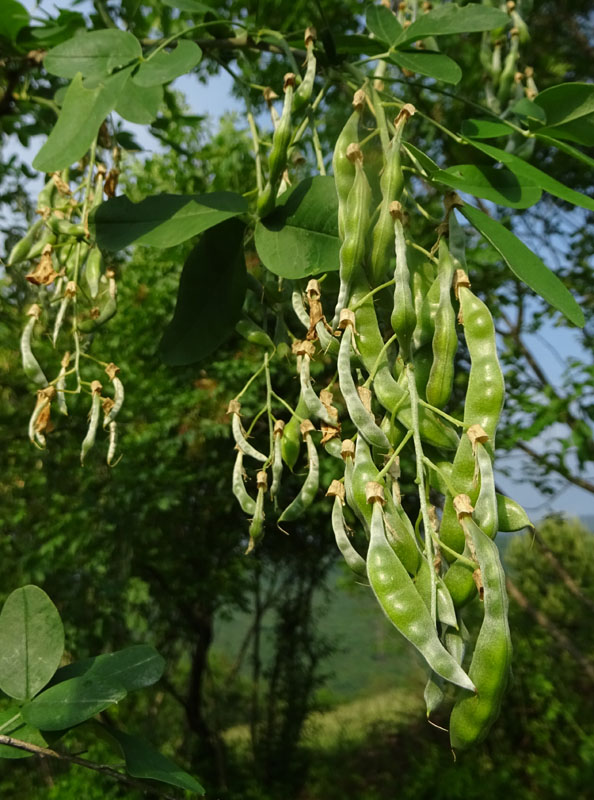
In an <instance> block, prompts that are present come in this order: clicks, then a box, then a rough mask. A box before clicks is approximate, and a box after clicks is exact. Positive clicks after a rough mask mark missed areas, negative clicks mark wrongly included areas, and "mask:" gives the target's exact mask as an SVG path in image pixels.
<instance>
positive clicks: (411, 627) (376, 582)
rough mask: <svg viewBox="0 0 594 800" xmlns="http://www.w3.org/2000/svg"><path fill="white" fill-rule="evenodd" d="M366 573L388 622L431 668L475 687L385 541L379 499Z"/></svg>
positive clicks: (372, 524) (374, 517)
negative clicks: (436, 627)
mask: <svg viewBox="0 0 594 800" xmlns="http://www.w3.org/2000/svg"><path fill="white" fill-rule="evenodd" d="M379 488H380V489H381V487H379ZM376 496H377V495H376ZM367 576H368V578H369V583H370V584H371V588H372V589H373V592H374V594H375V596H376V598H377V601H378V603H379V604H380V607H381V608H382V609H383V611H384V613H385V614H386V616H387V617H388V619H389V620H390V622H392V624H393V625H394V626H395V627H396V628H397V630H399V631H400V633H401V634H402V635H403V636H404V637H405V638H407V639H408V640H409V641H410V642H411V643H412V644H413V645H414V646H415V647H416V648H417V649H418V650H419V652H420V653H421V654H422V655H423V657H424V658H425V660H426V661H427V663H428V664H429V666H430V667H431V669H433V671H434V672H436V673H437V674H438V675H441V677H442V678H445V680H448V681H450V682H451V683H454V684H455V685H457V686H460V687H461V688H463V689H467V690H469V691H474V684H473V683H472V681H471V680H470V678H469V677H468V676H467V675H466V673H465V672H464V670H463V669H462V668H461V667H460V665H459V664H457V663H456V661H455V660H454V659H453V658H452V656H451V655H450V654H449V653H448V652H447V650H446V649H445V648H444V646H443V645H442V644H441V642H440V641H439V638H438V636H437V631H436V629H435V625H434V624H433V620H432V619H431V614H430V613H429V610H428V609H427V606H426V605H425V603H424V601H423V599H422V598H421V596H420V594H419V593H418V591H417V589H416V587H415V585H414V583H413V581H412V579H411V577H410V575H409V574H408V572H407V571H406V569H405V567H404V566H403V564H402V563H401V561H400V559H399V558H398V556H397V555H396V554H395V553H394V551H393V550H392V548H391V547H390V545H389V544H388V541H387V539H386V534H385V529H384V518H383V513H382V506H381V501H380V500H379V499H377V500H375V501H374V503H373V512H372V518H371V538H370V542H369V551H368V553H367Z"/></svg>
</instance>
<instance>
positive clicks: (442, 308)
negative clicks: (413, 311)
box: [425, 238, 458, 408]
mask: <svg viewBox="0 0 594 800" xmlns="http://www.w3.org/2000/svg"><path fill="white" fill-rule="evenodd" d="M438 277H439V290H440V293H439V306H438V308H437V312H436V314H435V320H434V333H433V342H432V351H433V360H432V364H431V369H430V370H429V377H428V380H427V386H426V390H425V396H426V398H427V402H428V403H430V404H431V405H432V406H435V407H436V408H444V406H445V405H446V404H447V402H448V400H449V399H450V395H451V394H452V386H453V385H454V359H455V357H456V350H457V349H458V334H457V331H456V313H455V311H454V307H453V305H452V298H451V290H452V279H453V277H454V265H453V263H452V259H451V258H450V254H449V252H448V246H447V244H446V241H445V239H443V238H442V239H440V242H439V276H438Z"/></svg>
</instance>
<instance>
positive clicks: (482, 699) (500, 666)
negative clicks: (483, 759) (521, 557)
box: [450, 498, 512, 750]
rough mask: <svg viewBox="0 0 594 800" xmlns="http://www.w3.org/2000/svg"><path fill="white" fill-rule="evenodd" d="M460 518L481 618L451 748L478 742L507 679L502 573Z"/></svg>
mask: <svg viewBox="0 0 594 800" xmlns="http://www.w3.org/2000/svg"><path fill="white" fill-rule="evenodd" d="M456 499H458V498H456ZM466 499H468V498H466ZM460 522H461V525H462V527H463V528H464V532H465V534H466V536H468V537H469V538H470V539H471V540H472V544H473V547H474V550H475V552H476V555H477V558H478V561H479V564H480V569H481V576H482V583H483V587H484V590H483V605H484V617H483V622H482V625H481V629H480V631H479V635H478V638H477V641H476V645H475V648H474V653H473V656H472V661H471V664H470V669H469V676H470V678H471V680H472V681H473V683H474V684H475V686H476V689H477V694H476V695H474V696H468V695H467V696H464V697H460V698H459V699H458V700H457V701H456V704H455V705H454V708H453V709H452V714H451V717H450V742H451V745H452V749H454V750H456V749H459V750H463V749H465V748H467V747H470V746H471V745H473V744H476V743H477V742H480V741H482V739H484V738H485V736H486V735H487V733H488V732H489V729H490V728H491V725H492V724H493V722H494V721H495V720H496V719H497V717H498V715H499V710H500V707H501V700H502V698H503V694H504V693H505V690H506V688H507V684H508V680H509V675H510V666H511V653H512V645H511V636H510V632H509V624H508V621H507V613H508V600H507V594H506V590H505V574H504V572H503V567H502V566H501V561H500V559H499V552H498V550H497V546H496V545H495V543H494V542H493V541H492V540H491V539H490V538H489V537H488V536H487V535H486V534H485V533H483V531H481V529H480V528H479V527H478V525H477V524H476V522H474V520H473V519H472V517H471V516H470V514H468V513H463V514H460Z"/></svg>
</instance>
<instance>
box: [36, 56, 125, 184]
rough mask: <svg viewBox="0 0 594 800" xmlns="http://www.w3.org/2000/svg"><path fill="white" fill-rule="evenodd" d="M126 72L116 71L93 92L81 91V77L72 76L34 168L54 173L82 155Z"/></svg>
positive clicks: (118, 92)
mask: <svg viewBox="0 0 594 800" xmlns="http://www.w3.org/2000/svg"><path fill="white" fill-rule="evenodd" d="M130 72H131V69H130V68H128V69H126V70H122V71H121V72H117V73H116V74H115V75H113V76H112V77H111V78H107V79H106V80H105V81H104V82H103V83H101V84H100V85H99V86H97V88H95V89H85V87H84V86H83V82H82V75H81V74H80V73H78V75H76V77H75V78H74V79H73V81H72V83H71V84H70V86H69V87H68V91H67V92H66V96H65V97H64V103H63V105H62V110H61V111H60V116H59V117H58V121H57V122H56V124H55V125H54V127H53V129H52V132H51V133H50V135H49V138H48V140H47V142H46V143H45V144H44V145H43V147H42V148H41V150H40V151H39V153H37V155H36V156H35V159H34V161H33V166H34V168H35V169H37V170H39V171H40V172H55V171H56V170H61V169H65V168H66V167H68V166H70V164H72V163H73V162H74V161H78V160H79V159H80V158H82V157H83V156H84V154H85V153H86V152H87V150H88V149H89V147H90V146H91V143H92V141H93V139H94V138H95V137H96V136H97V133H98V131H99V128H100V127H101V124H102V122H103V120H104V119H105V117H106V116H107V115H108V114H109V112H110V111H112V110H113V109H114V108H115V106H116V103H117V102H118V98H119V96H120V93H121V91H122V89H123V88H124V85H125V83H126V81H127V79H128V76H129V75H130Z"/></svg>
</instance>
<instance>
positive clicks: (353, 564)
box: [328, 481, 367, 582]
mask: <svg viewBox="0 0 594 800" xmlns="http://www.w3.org/2000/svg"><path fill="white" fill-rule="evenodd" d="M335 484H338V487H340V490H339V489H338V487H335ZM333 487H334V488H333ZM331 492H336V494H334V505H333V507H332V530H333V531H334V538H335V540H336V545H337V547H338V549H339V550H340V552H341V554H342V557H343V558H344V560H345V562H346V564H347V565H348V567H349V568H350V569H351V570H352V571H353V572H354V573H355V575H357V576H358V577H359V578H364V579H365V581H366V582H367V565H366V564H365V559H364V558H363V557H362V556H360V555H359V553H358V552H357V551H356V550H355V548H354V547H353V544H352V542H351V540H350V538H349V535H348V533H347V529H346V524H345V521H344V515H343V512H342V507H343V505H344V499H343V498H344V486H342V484H340V483H338V481H335V482H334V483H333V485H332V486H331V487H330V489H329V490H328V494H330V493H331ZM331 496H332V495H331Z"/></svg>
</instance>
